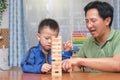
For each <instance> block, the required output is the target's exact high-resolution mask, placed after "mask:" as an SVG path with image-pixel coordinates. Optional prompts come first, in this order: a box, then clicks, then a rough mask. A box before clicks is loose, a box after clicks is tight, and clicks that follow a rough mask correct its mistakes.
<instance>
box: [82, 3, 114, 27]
mask: <svg viewBox="0 0 120 80" xmlns="http://www.w3.org/2000/svg"><path fill="white" fill-rule="evenodd" d="M93 8H95V9H97V10H98V13H99V15H100V17H101V18H103V19H106V18H108V17H110V18H111V22H110V24H109V26H111V24H112V21H113V11H114V9H113V7H112V6H111V5H110V4H109V3H107V2H101V1H93V2H90V3H89V4H87V5H86V6H85V7H84V11H85V16H86V13H87V11H88V10H90V9H93Z"/></svg>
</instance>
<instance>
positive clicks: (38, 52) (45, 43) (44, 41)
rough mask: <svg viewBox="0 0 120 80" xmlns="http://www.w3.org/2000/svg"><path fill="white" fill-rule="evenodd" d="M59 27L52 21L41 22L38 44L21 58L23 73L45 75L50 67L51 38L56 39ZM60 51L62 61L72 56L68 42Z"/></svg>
mask: <svg viewBox="0 0 120 80" xmlns="http://www.w3.org/2000/svg"><path fill="white" fill-rule="evenodd" d="M58 33H59V25H58V23H57V22H56V21H55V20H53V19H44V20H42V21H41V23H40V25H39V28H38V34H37V38H38V40H39V44H38V45H37V46H36V47H32V48H31V49H30V50H29V51H28V52H27V53H26V54H25V55H24V57H23V59H22V62H21V67H22V70H23V72H28V73H46V72H49V71H50V70H51V68H52V66H51V61H52V60H51V37H52V36H55V37H57V36H58ZM63 48H64V50H63V51H62V60H63V59H67V58H70V56H72V45H71V44H70V42H69V41H67V42H66V43H64V45H63Z"/></svg>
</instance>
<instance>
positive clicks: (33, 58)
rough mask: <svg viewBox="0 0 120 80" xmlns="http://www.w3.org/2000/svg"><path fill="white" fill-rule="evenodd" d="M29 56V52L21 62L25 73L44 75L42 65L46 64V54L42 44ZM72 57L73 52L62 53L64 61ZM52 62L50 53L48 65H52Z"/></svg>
mask: <svg viewBox="0 0 120 80" xmlns="http://www.w3.org/2000/svg"><path fill="white" fill-rule="evenodd" d="M28 55H29V51H28V52H27V53H25V55H24V56H23V59H22V62H21V68H22V70H23V72H28V73H42V71H41V68H42V65H43V64H44V63H45V61H46V59H45V55H44V53H43V52H42V48H41V45H40V43H39V44H38V46H36V47H33V48H31V49H30V55H29V57H28ZM71 56H72V50H70V51H68V52H65V51H64V50H63V51H62V60H64V59H68V58H70V57H71ZM27 57H28V59H27ZM26 60H27V61H26ZM51 62H52V59H51V51H49V52H48V63H49V64H51Z"/></svg>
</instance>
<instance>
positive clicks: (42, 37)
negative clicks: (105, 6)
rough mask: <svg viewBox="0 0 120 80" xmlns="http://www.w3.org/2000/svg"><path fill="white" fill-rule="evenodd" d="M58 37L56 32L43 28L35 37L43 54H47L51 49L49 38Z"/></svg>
mask: <svg viewBox="0 0 120 80" xmlns="http://www.w3.org/2000/svg"><path fill="white" fill-rule="evenodd" d="M52 36H55V37H57V36H58V31H57V30H52V29H50V28H49V27H45V28H44V29H42V30H41V32H40V33H39V34H38V35H37V38H38V40H39V41H40V43H41V46H42V50H43V52H48V50H50V49H51V37H52Z"/></svg>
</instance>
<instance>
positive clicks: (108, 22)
mask: <svg viewBox="0 0 120 80" xmlns="http://www.w3.org/2000/svg"><path fill="white" fill-rule="evenodd" d="M105 21H106V26H109V25H110V22H111V18H110V17H108V18H106V19H105Z"/></svg>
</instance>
